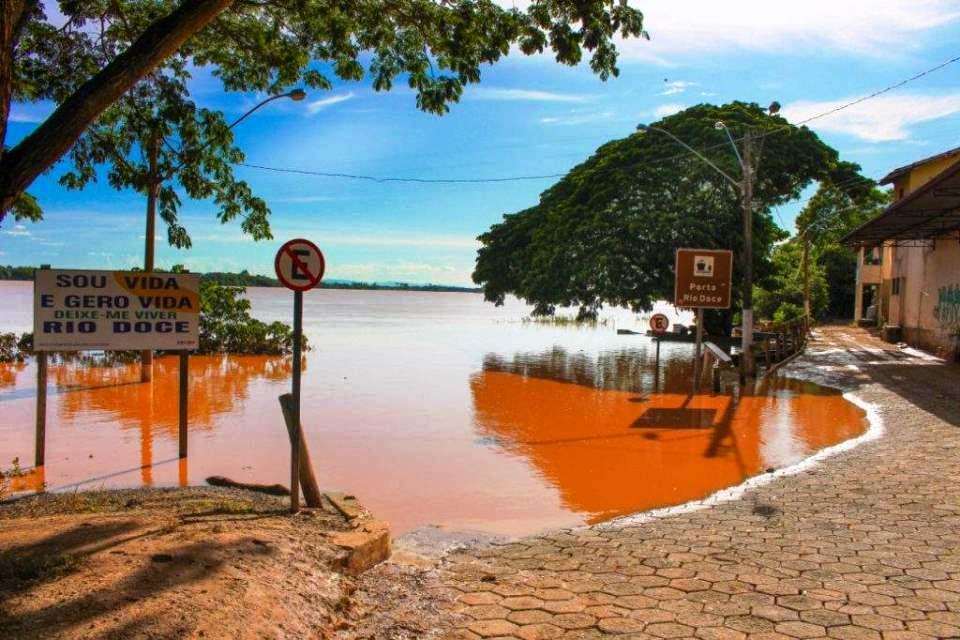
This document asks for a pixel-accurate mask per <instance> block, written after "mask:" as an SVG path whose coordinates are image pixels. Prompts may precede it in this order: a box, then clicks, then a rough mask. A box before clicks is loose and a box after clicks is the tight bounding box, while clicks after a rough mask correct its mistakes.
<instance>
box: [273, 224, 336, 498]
mask: <svg viewBox="0 0 960 640" xmlns="http://www.w3.org/2000/svg"><path fill="white" fill-rule="evenodd" d="M326 267H327V265H326V261H325V260H324V259H323V252H321V251H320V248H319V247H317V245H315V244H313V243H312V242H310V241H309V240H304V239H303V238H297V239H295V240H288V241H287V242H284V243H283V246H282V247H280V250H279V251H277V257H276V258H274V260H273V268H274V271H276V272H277V279H278V280H280V283H281V284H282V285H283V286H285V287H286V288H287V289H292V290H293V389H292V393H291V398H292V401H293V402H292V405H293V406H292V408H291V409H292V411H291V414H292V415H291V416H290V421H291V425H290V510H291V511H293V512H294V513H296V512H297V511H299V510H300V447H301V440H302V439H303V434H302V427H301V425H300V365H301V354H302V345H303V292H304V291H309V290H310V289H313V288H314V287H316V286H317V285H318V284H320V280H321V279H323V272H324V271H325V270H326ZM282 403H283V399H282V396H281V406H283V405H282ZM314 482H315V481H314ZM308 500H309V496H308ZM314 506H319V505H314Z"/></svg>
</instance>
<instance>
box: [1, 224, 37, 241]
mask: <svg viewBox="0 0 960 640" xmlns="http://www.w3.org/2000/svg"><path fill="white" fill-rule="evenodd" d="M2 233H3V234H4V235H7V236H13V237H16V238H28V237H30V236H32V235H33V234H32V233H30V230H29V229H27V227H26V226H25V225H22V224H15V225H13V229H11V230H10V231H3V232H2Z"/></svg>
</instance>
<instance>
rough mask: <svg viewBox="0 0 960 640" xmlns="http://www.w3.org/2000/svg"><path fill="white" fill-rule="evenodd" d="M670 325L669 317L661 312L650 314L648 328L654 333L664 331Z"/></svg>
mask: <svg viewBox="0 0 960 640" xmlns="http://www.w3.org/2000/svg"><path fill="white" fill-rule="evenodd" d="M669 327H670V319H669V318H668V317H667V316H665V315H663V314H662V313H655V314H653V315H652V316H650V330H651V331H653V332H654V333H666V332H667V329H668V328H669Z"/></svg>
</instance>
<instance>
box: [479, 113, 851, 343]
mask: <svg viewBox="0 0 960 640" xmlns="http://www.w3.org/2000/svg"><path fill="white" fill-rule="evenodd" d="M718 120H722V121H723V122H724V123H726V125H727V127H728V128H729V130H730V131H731V133H732V135H733V136H734V138H740V137H741V136H742V135H743V133H745V132H746V131H747V130H748V129H749V130H752V131H753V132H755V133H759V134H762V133H764V132H766V133H767V134H769V135H763V136H762V137H761V139H760V142H759V143H758V144H757V148H756V151H757V153H756V154H755V155H756V156H758V157H759V170H758V172H757V174H756V179H755V181H754V183H755V184H754V210H753V216H754V218H753V234H754V235H753V255H754V260H755V262H754V265H753V266H754V272H755V274H756V276H757V278H758V280H759V279H762V278H763V277H764V276H766V275H768V274H771V273H772V272H773V265H772V263H771V260H770V252H771V249H772V247H773V245H774V243H775V242H777V241H779V240H782V239H784V238H785V236H786V234H785V232H784V231H783V230H781V229H780V228H778V227H777V226H776V224H775V223H774V222H773V219H772V217H771V213H770V212H771V209H772V208H773V207H776V206H778V205H781V204H783V203H785V202H788V201H790V200H793V199H795V198H797V197H798V196H799V195H800V193H801V191H802V190H803V189H804V188H805V187H806V186H807V185H808V184H810V183H811V182H813V181H815V180H821V179H828V178H829V177H830V176H831V175H835V174H839V173H842V172H849V171H851V170H853V168H855V165H849V164H846V163H840V162H839V160H838V158H837V152H836V151H834V150H833V149H832V148H830V147H829V146H827V145H826V144H824V143H823V142H822V141H821V140H820V139H819V138H818V137H817V136H816V135H815V134H814V133H813V132H811V131H810V130H808V129H807V128H805V127H801V128H798V127H794V126H792V125H790V124H789V123H788V122H787V121H786V120H784V119H783V118H780V117H778V116H770V115H768V114H767V113H766V112H765V111H764V110H762V109H761V108H760V107H759V106H757V105H755V104H747V103H742V102H733V103H730V104H726V105H723V106H719V107H718V106H714V105H707V104H703V105H697V106H694V107H691V108H689V109H686V110H684V111H682V112H680V113H678V114H676V115H673V116H670V117H668V118H665V119H663V120H662V121H660V122H658V123H656V125H655V126H657V127H659V128H662V129H666V130H667V131H670V132H671V133H672V134H674V135H675V136H677V137H678V138H680V139H681V140H683V141H685V142H686V143H688V144H690V145H691V146H693V147H694V148H698V149H703V150H704V152H705V153H706V154H707V155H708V156H709V157H710V159H711V160H712V161H713V162H715V163H716V164H717V165H718V166H719V167H720V168H721V169H723V171H724V172H726V173H727V174H728V175H731V176H734V177H739V176H740V174H741V171H740V166H739V162H738V160H737V159H736V157H735V155H734V154H733V151H732V149H730V148H729V144H728V142H727V139H726V135H725V134H724V132H723V131H718V130H716V129H715V127H714V125H715V123H716V122H717V121H718ZM479 240H480V242H481V243H482V247H481V248H480V250H479V252H478V256H477V263H476V269H475V271H474V274H473V280H474V282H476V283H477V284H480V285H482V286H483V290H484V295H485V297H486V299H487V300H489V301H491V302H494V303H496V304H502V303H503V301H504V299H505V297H506V295H507V294H515V295H517V296H519V297H521V298H523V299H524V300H526V301H527V302H528V303H531V304H534V305H537V306H538V307H539V308H542V309H545V310H547V311H549V309H551V308H554V307H557V306H578V307H580V308H581V309H583V310H585V311H586V312H590V311H591V310H594V311H595V310H596V309H597V308H599V307H600V306H602V305H603V304H612V305H622V306H628V307H630V308H632V309H634V310H636V311H639V310H649V309H650V308H652V304H653V302H654V301H655V300H658V299H671V298H672V296H673V280H674V274H673V270H674V269H673V267H674V253H675V251H676V249H677V248H679V247H703V248H717V249H732V250H734V251H735V252H736V253H738V254H739V252H740V249H741V247H742V245H743V212H742V204H741V198H740V192H739V190H738V189H736V188H735V187H734V186H733V185H731V184H730V183H729V182H727V180H726V179H725V178H724V177H723V176H721V175H719V174H718V173H717V172H716V171H715V170H713V169H712V168H711V167H710V166H708V165H707V164H706V163H704V162H703V161H702V160H701V159H699V158H697V157H696V156H694V155H693V154H690V153H686V152H685V151H684V149H683V148H682V147H680V146H679V145H677V144H676V142H674V141H673V140H671V139H670V138H669V137H668V136H666V135H664V134H663V133H660V132H658V131H656V130H655V129H651V130H649V131H647V132H645V133H637V134H634V135H632V136H630V137H628V138H624V139H622V140H615V141H613V142H609V143H607V144H605V145H603V146H601V147H600V148H599V149H597V151H596V152H595V153H594V155H593V156H592V157H590V158H589V159H588V160H587V161H586V162H584V163H582V164H580V165H578V166H577V167H575V168H574V169H573V170H571V171H570V173H568V174H567V175H566V176H565V177H564V178H563V179H562V180H560V182H558V183H557V184H556V185H554V186H553V187H551V188H550V189H548V190H547V191H545V192H544V193H543V194H541V196H540V203H539V204H538V205H536V206H534V207H531V208H530V209H526V210H524V211H521V212H519V213H514V214H507V215H505V216H504V219H503V221H502V222H500V223H499V224H496V225H494V226H493V227H492V228H491V229H490V230H489V231H488V232H486V233H484V234H483V235H481V236H480V238H479ZM734 264H735V268H734V269H735V273H734V280H735V281H739V279H740V271H741V264H740V261H739V260H735V262H734ZM737 296H739V292H737ZM715 315H717V314H715ZM719 315H721V316H723V317H722V318H714V321H713V322H712V324H713V325H716V326H718V327H721V328H723V329H724V330H728V329H729V325H730V316H731V314H730V313H725V314H719Z"/></svg>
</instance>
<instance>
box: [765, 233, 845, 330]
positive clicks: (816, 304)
mask: <svg viewBox="0 0 960 640" xmlns="http://www.w3.org/2000/svg"><path fill="white" fill-rule="evenodd" d="M802 252H803V244H802V243H801V242H800V241H799V240H798V239H796V238H794V239H792V240H790V241H789V242H784V243H782V244H778V245H777V246H776V247H774V249H773V252H772V260H773V272H772V273H771V274H769V275H768V276H767V277H766V278H764V279H763V282H762V283H761V285H762V286H758V287H754V289H753V309H754V313H755V314H756V316H757V318H763V319H766V320H775V321H778V322H779V321H782V320H794V319H796V318H800V317H803V272H802V270H801V257H802ZM828 296H829V287H828V286H827V280H826V278H825V277H824V273H823V270H822V269H821V268H820V267H819V266H817V265H816V264H813V263H811V265H810V311H811V313H812V314H813V315H814V317H822V316H823V313H824V310H825V309H826V307H827V302H828ZM798 310H799V311H798ZM798 314H799V315H798Z"/></svg>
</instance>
